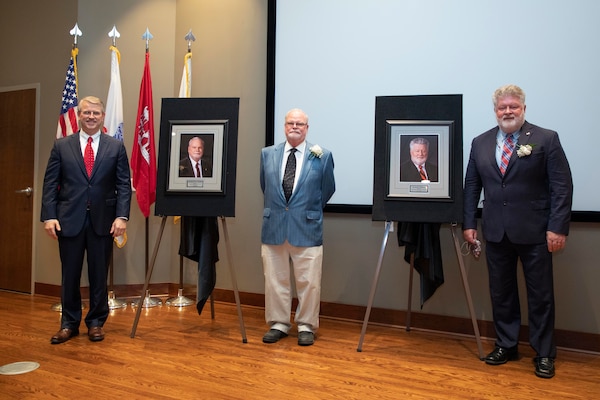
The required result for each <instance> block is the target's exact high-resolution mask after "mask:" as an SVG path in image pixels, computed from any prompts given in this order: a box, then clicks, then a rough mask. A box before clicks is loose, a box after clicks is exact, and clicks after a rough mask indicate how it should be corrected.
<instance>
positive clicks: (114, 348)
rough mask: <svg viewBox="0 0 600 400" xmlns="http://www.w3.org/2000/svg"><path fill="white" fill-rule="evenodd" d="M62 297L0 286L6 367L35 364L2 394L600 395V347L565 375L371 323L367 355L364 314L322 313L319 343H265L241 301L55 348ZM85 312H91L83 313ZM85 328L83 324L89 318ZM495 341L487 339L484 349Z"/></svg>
mask: <svg viewBox="0 0 600 400" xmlns="http://www.w3.org/2000/svg"><path fill="white" fill-rule="evenodd" d="M56 301H57V299H56V298H52V297H45V296H29V295H23V294H15V293H9V292H2V291H0V351H1V353H0V365H6V364H9V363H13V362H19V361H35V362H38V363H39V364H40V367H39V368H38V369H36V370H35V371H32V372H29V373H25V374H20V375H0V398H2V399H4V398H7V399H87V398H89V399H98V398H115V399H118V398H125V399H267V398H273V399H394V400H396V399H405V398H411V399H528V400H529V399H535V398H543V399H593V398H598V393H600V379H599V377H600V355H598V354H585V353H578V352H571V351H567V350H563V349H559V355H558V358H557V361H556V367H557V374H556V376H555V377H554V378H553V379H549V380H547V379H540V378H537V377H536V376H535V375H534V373H533V364H532V361H531V357H532V356H533V353H532V350H531V349H530V348H529V347H528V346H521V347H522V348H521V353H522V358H521V359H520V360H518V361H515V362H509V363H508V364H506V365H502V366H488V365H486V364H485V363H483V362H482V361H480V360H479V357H478V353H477V344H476V342H475V339H474V338H472V337H458V336H450V335H443V334H436V333H431V332H424V331H417V330H413V331H411V332H406V330H404V329H400V328H392V327H383V326H376V325H373V324H370V325H369V326H368V329H367V333H366V335H365V339H364V343H363V346H362V352H358V351H357V347H358V341H359V339H360V331H361V326H362V324H361V323H358V322H346V321H337V320H332V319H322V321H321V329H320V331H319V335H318V337H317V340H316V342H315V344H314V345H313V346H310V347H300V346H298V345H297V336H296V333H295V332H293V333H291V334H290V336H289V337H287V338H285V339H283V340H282V341H280V342H279V343H276V344H270V345H267V344H263V343H262V341H261V338H262V335H263V333H264V332H265V331H266V329H267V327H266V325H265V323H264V311H263V310H262V309H260V308H254V307H242V311H243V320H244V325H245V328H246V335H247V343H243V341H242V334H241V331H240V325H239V320H238V315H237V311H236V307H235V305H234V304H233V305H232V304H229V303H216V304H215V311H216V312H215V314H216V316H215V319H214V320H213V319H211V317H210V311H209V309H208V307H207V309H206V311H205V312H204V313H203V314H202V315H201V316H199V315H198V314H197V312H196V309H195V307H193V306H191V307H169V306H162V307H156V308H143V309H142V312H141V317H140V320H139V324H138V325H137V328H136V331H135V337H134V338H131V337H130V334H131V332H132V328H133V322H134V317H135V312H136V311H135V308H132V307H131V306H128V307H127V308H125V309H118V310H114V311H112V312H111V316H110V317H109V320H108V322H107V323H106V325H105V331H106V339H105V340H104V341H103V342H97V343H93V342H90V341H89V340H88V339H87V336H86V335H85V334H82V335H80V336H78V337H76V338H74V339H72V340H70V341H69V342H67V343H64V344H60V345H51V344H50V337H51V336H52V335H53V334H54V333H55V332H56V331H57V330H58V328H59V322H60V313H58V312H56V311H52V310H51V305H52V304H54V303H55V302H56ZM84 313H85V310H84ZM83 328H84V331H85V327H83ZM492 345H493V342H491V341H489V340H486V341H484V350H485V351H486V352H487V351H489V350H490V349H491V347H492Z"/></svg>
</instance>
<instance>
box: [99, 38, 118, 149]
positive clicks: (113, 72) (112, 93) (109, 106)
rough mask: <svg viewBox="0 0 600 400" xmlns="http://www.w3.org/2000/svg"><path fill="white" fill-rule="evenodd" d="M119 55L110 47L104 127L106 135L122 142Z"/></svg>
mask: <svg viewBox="0 0 600 400" xmlns="http://www.w3.org/2000/svg"><path fill="white" fill-rule="evenodd" d="M120 60H121V53H119V50H118V49H117V48H116V47H115V46H110V86H109V87H108V96H107V97H106V117H105V119H104V126H105V128H106V133H107V134H109V135H110V136H113V137H115V138H117V139H119V140H121V141H123V94H122V91H121V73H120V72H119V62H120Z"/></svg>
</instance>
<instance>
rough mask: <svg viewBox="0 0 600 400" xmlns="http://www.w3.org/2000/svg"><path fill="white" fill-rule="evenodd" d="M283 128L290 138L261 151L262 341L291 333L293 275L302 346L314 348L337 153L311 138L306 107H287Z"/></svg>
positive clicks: (269, 341)
mask: <svg viewBox="0 0 600 400" xmlns="http://www.w3.org/2000/svg"><path fill="white" fill-rule="evenodd" d="M284 129H285V136H286V139H287V140H286V142H284V143H280V144H277V145H274V146H270V147H266V148H264V149H262V152H261V158H260V186H261V188H262V191H263V193H264V210H263V223H262V232H261V241H262V247H261V255H262V259H263V268H264V274H265V319H266V321H267V324H269V326H270V329H269V331H268V332H267V333H266V334H265V335H264V336H263V342H264V343H275V342H277V341H279V340H280V339H282V338H284V337H286V336H287V335H288V331H289V329H290V327H291V323H290V313H291V306H292V279H294V281H295V287H296V293H297V295H298V307H297V309H296V314H295V322H296V325H297V327H298V344H299V345H300V346H310V345H312V344H313V343H314V339H315V332H316V331H317V329H318V328H319V309H320V300H321V271H322V262H323V207H325V204H327V201H329V199H330V198H331V196H333V193H334V192H335V180H334V176H333V156H332V155H331V152H329V151H328V150H325V149H322V148H321V147H319V146H318V145H312V144H310V143H308V142H306V140H305V138H306V133H307V132H308V116H307V115H306V114H305V113H304V112H303V111H302V110H299V109H293V110H290V111H288V113H287V114H286V116H285V126H284ZM290 264H291V267H292V268H291V270H292V271H293V278H292V276H291V274H290Z"/></svg>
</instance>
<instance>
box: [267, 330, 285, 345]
mask: <svg viewBox="0 0 600 400" xmlns="http://www.w3.org/2000/svg"><path fill="white" fill-rule="evenodd" d="M286 336H287V333H285V332H282V331H280V330H279V329H269V331H268V332H267V333H265V336H263V343H277V342H278V341H279V339H283V338H284V337H286Z"/></svg>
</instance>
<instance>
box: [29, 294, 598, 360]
mask: <svg viewBox="0 0 600 400" xmlns="http://www.w3.org/2000/svg"><path fill="white" fill-rule="evenodd" d="M111 289H112V290H113V291H114V293H115V296H116V297H118V298H135V297H140V296H141V295H142V291H143V289H144V285H142V284H137V285H114V286H113V287H111ZM178 289H179V285H177V284H174V283H153V284H150V285H149V286H148V290H149V291H150V294H151V295H152V296H166V297H169V296H176V295H177V292H178ZM35 293H36V294H40V295H45V296H53V297H60V286H56V285H49V284H44V283H36V284H35ZM183 293H184V295H185V296H187V297H191V298H195V296H196V288H195V287H193V286H190V287H184V288H183ZM81 296H82V298H89V291H88V288H87V287H82V288H81ZM239 296H240V303H241V304H243V305H247V306H254V307H261V308H264V306H265V296H264V294H261V293H247V292H240V293H239ZM213 299H214V300H215V301H221V302H225V303H235V295H234V292H233V290H226V289H215V290H214V291H213ZM295 307H296V302H295V300H294V304H293V306H292V308H295ZM365 312H366V307H365V306H356V305H348V304H338V303H328V302H321V316H323V317H328V318H336V319H342V320H347V321H354V322H360V323H362V322H363V321H364V318H365ZM407 315H408V313H407V311H404V310H392V309H386V308H371V313H370V314H369V323H376V324H381V325H387V326H393V327H403V328H405V327H406V326H407V325H408V323H407ZM477 326H478V328H479V333H480V335H481V337H488V338H493V337H495V333H494V326H493V324H492V322H491V321H482V320H478V321H477ZM410 327H411V328H415V329H422V330H429V331H437V332H441V333H451V334H460V335H472V336H474V331H473V324H472V322H471V319H469V318H460V317H450V316H445V315H437V314H426V313H422V312H416V311H411V313H410ZM528 335H529V329H528V327H527V326H522V327H521V334H520V338H519V339H520V341H521V342H523V343H527V342H528ZM555 339H556V345H557V346H558V347H561V348H565V349H569V350H575V351H583V352H592V353H600V335H599V334H593V333H585V332H575V331H568V330H563V329H556V330H555Z"/></svg>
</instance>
